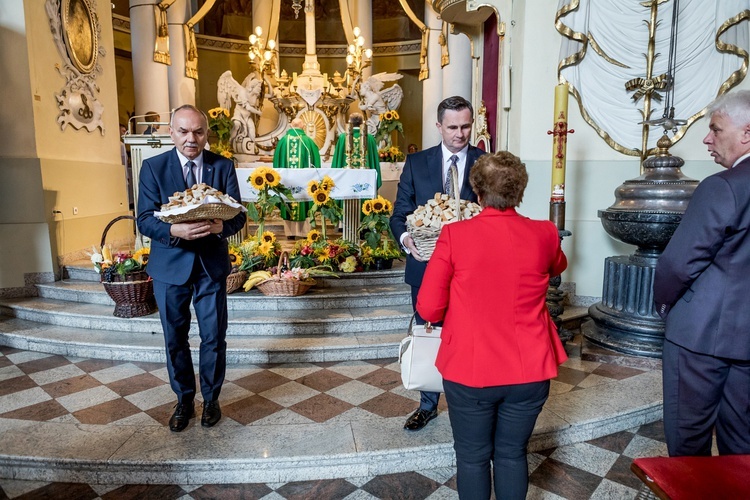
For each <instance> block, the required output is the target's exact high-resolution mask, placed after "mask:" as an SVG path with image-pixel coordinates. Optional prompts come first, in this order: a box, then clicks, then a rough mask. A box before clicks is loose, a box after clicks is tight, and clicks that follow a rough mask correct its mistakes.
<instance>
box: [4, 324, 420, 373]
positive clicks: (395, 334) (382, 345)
mask: <svg viewBox="0 0 750 500" xmlns="http://www.w3.org/2000/svg"><path fill="white" fill-rule="evenodd" d="M405 335H406V328H402V329H397V330H385V331H375V332H355V331H346V332H345V333H338V334H330V335H319V336H318V335H316V336H309V335H294V336H286V337H279V336H274V337H271V336H231V337H228V338H227V363H228V364H229V365H237V364H242V363H306V362H322V361H347V360H364V359H385V358H395V357H397V356H398V345H399V342H400V341H401V339H403V338H404V336H405ZM198 343H199V340H198V338H197V336H194V337H192V342H191V349H192V351H193V358H194V359H196V360H197V359H198ZM0 345H5V346H8V347H14V348H16V349H24V350H29V351H37V352H45V353H49V354H59V355H62V356H76V357H81V358H96V359H111V360H118V361H145V362H154V363H166V357H165V352H164V338H163V336H162V334H161V330H159V331H158V332H154V333H142V332H126V331H113V330H90V329H84V328H73V327H66V326H57V325H48V324H41V323H36V322H33V321H26V320H23V319H18V318H6V317H0Z"/></svg>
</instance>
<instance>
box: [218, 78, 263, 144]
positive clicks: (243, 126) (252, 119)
mask: <svg viewBox="0 0 750 500" xmlns="http://www.w3.org/2000/svg"><path fill="white" fill-rule="evenodd" d="M216 94H217V98H218V100H219V106H221V107H222V108H225V109H231V106H232V101H234V102H235V107H234V115H233V116H232V134H231V136H230V143H231V145H232V151H234V152H235V153H244V154H254V153H255V152H256V147H255V136H256V127H257V123H258V120H259V119H260V115H261V113H262V99H263V81H262V80H260V79H259V78H258V77H257V75H256V74H255V73H251V74H249V75H248V76H247V77H246V78H245V80H243V82H242V85H240V84H239V83H237V80H235V79H234V78H233V77H232V72H231V71H229V70H227V71H225V72H224V73H223V74H222V75H221V76H220V77H219V81H218V82H217V93H216Z"/></svg>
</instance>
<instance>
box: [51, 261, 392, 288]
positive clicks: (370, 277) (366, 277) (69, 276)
mask: <svg viewBox="0 0 750 500" xmlns="http://www.w3.org/2000/svg"><path fill="white" fill-rule="evenodd" d="M405 265H406V264H405V263H404V262H403V261H399V260H395V261H393V269H388V270H384V271H368V272H357V273H341V274H339V277H338V278H316V281H317V282H318V284H317V285H315V288H327V287H331V288H338V287H350V286H354V287H358V286H374V285H398V284H403V283H404V267H405ZM64 275H65V277H66V281H67V280H71V281H73V282H77V281H94V282H97V283H98V282H99V273H97V272H96V270H95V269H94V268H93V267H92V266H91V265H90V264H88V263H76V264H71V265H67V266H65V268H64Z"/></svg>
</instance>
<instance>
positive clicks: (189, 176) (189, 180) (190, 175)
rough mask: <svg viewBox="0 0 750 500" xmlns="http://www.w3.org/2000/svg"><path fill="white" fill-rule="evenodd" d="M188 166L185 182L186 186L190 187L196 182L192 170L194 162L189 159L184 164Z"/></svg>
mask: <svg viewBox="0 0 750 500" xmlns="http://www.w3.org/2000/svg"><path fill="white" fill-rule="evenodd" d="M185 165H186V166H187V168H188V171H187V176H186V177H185V184H187V187H188V188H191V187H193V186H195V185H196V184H198V181H197V180H196V179H195V172H193V167H194V166H195V163H194V162H192V161H189V162H187V163H186V164H185Z"/></svg>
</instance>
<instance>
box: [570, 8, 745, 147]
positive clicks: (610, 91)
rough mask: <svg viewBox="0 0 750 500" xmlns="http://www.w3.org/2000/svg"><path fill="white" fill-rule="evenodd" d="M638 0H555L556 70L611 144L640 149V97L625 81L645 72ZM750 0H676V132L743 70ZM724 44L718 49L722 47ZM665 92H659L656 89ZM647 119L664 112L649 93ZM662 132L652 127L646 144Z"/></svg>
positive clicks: (643, 13)
mask: <svg viewBox="0 0 750 500" xmlns="http://www.w3.org/2000/svg"><path fill="white" fill-rule="evenodd" d="M673 1H674V0H668V1H667V2H664V3H662V4H660V5H659V10H658V19H659V22H660V24H659V25H658V26H657V29H656V36H655V38H656V40H655V42H656V49H655V53H656V54H658V56H657V57H656V59H655V62H654V69H653V74H652V77H657V76H659V75H662V74H665V73H667V66H668V59H669V48H670V30H671V22H672V9H673V5H672V2H673ZM644 3H645V2H641V1H639V0H560V2H559V4H558V12H557V15H556V27H557V29H558V31H559V32H560V33H561V34H562V35H563V40H562V44H561V48H560V58H559V60H560V63H559V66H558V68H559V74H560V77H561V79H562V80H563V81H567V82H568V85H569V86H570V87H571V91H572V92H573V93H574V95H575V96H576V98H577V99H578V100H579V105H580V107H581V113H582V115H583V116H584V118H585V119H586V121H587V122H588V123H589V124H590V125H591V126H593V127H594V128H595V129H596V131H597V132H598V133H599V135H600V136H601V137H602V138H604V139H605V140H606V141H607V143H608V144H609V145H610V146H612V147H613V148H614V149H616V150H618V151H620V152H622V153H625V154H631V155H638V154H640V149H641V145H642V130H643V129H642V127H643V126H642V125H641V124H640V123H639V122H642V121H643V120H644V117H643V116H642V114H641V111H642V110H643V99H642V98H641V99H640V100H638V101H637V102H636V101H634V99H633V98H632V96H633V94H634V91H627V90H626V88H625V84H626V82H628V81H630V80H632V79H635V78H645V77H646V67H647V66H646V57H645V54H646V52H647V49H648V39H649V30H648V25H647V23H646V21H648V20H649V18H650V7H648V6H644V5H643V4H644ZM748 7H750V1H749V0H681V1H680V12H679V14H678V16H679V17H678V20H679V32H678V34H677V56H676V71H675V92H674V107H675V118H678V119H686V120H688V124H687V125H685V126H684V127H681V128H680V130H679V132H678V134H677V135H676V136H675V139H674V140H679V138H680V137H682V135H683V134H684V133H685V130H686V129H687V127H689V126H690V124H691V123H692V122H693V121H695V120H696V119H697V118H699V117H700V116H702V114H703V112H704V109H705V107H706V106H707V105H708V104H709V103H710V102H711V101H712V100H713V99H714V98H715V97H716V96H717V95H718V94H719V93H720V92H724V91H726V90H728V89H729V88H731V87H732V86H733V85H736V84H737V83H738V82H739V81H741V80H742V78H744V76H745V73H746V71H747V60H748V53H747V50H748V26H747V24H746V23H744V22H743V21H745V20H747V19H748V17H750V11H749V10H748ZM720 49H721V51H720ZM661 95H662V96H664V95H665V94H664V92H661ZM651 103H652V104H651V109H652V113H651V116H650V117H647V118H646V119H651V120H654V119H657V118H661V117H662V115H663V113H664V99H663V98H662V100H661V102H660V101H657V100H656V99H652V101H651ZM662 134H663V129H662V128H661V127H651V128H650V133H649V138H648V143H647V144H648V149H651V148H653V147H655V145H656V141H657V140H658V139H659V137H661V135H662Z"/></svg>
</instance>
